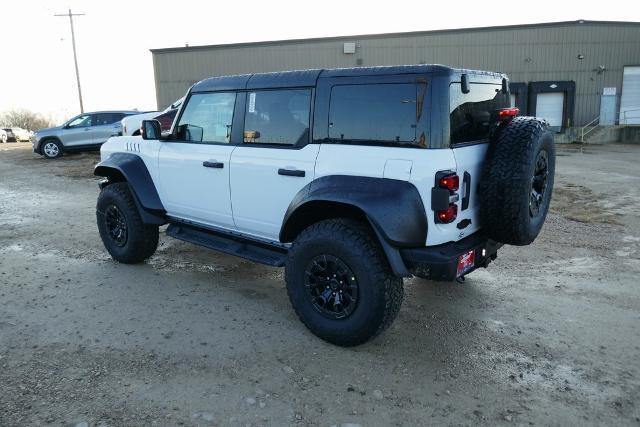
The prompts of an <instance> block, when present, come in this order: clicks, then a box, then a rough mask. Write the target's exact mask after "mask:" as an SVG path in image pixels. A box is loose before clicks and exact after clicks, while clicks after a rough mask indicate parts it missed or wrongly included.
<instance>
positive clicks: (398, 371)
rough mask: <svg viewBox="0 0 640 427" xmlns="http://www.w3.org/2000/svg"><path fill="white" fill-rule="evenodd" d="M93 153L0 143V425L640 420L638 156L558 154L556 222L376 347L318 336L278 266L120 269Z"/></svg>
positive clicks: (190, 250)
mask: <svg viewBox="0 0 640 427" xmlns="http://www.w3.org/2000/svg"><path fill="white" fill-rule="evenodd" d="M97 159H98V155H97V154H96V153H89V154H78V155H68V156H64V157H63V158H61V159H59V160H56V161H47V160H44V159H43V158H41V157H40V156H37V155H34V154H33V153H31V151H30V145H28V144H2V145H0V307H2V310H0V425H2V426H13V425H35V424H45V423H49V424H51V425H64V426H68V425H75V424H77V423H82V422H86V423H88V424H89V425H107V426H118V425H200V426H209V425H242V426H244V425H295V424H299V425H319V426H327V427H328V426H331V425H340V424H342V423H356V424H361V425H363V426H370V425H427V424H454V425H471V424H486V425H500V424H505V425H506V424H516V425H518V424H521V425H603V424H606V425H640V378H639V375H640V358H639V355H640V288H639V287H638V277H639V276H638V274H639V273H640V167H639V166H638V161H639V160H640V146H624V145H609V146H600V147H589V148H587V149H586V150H585V151H584V153H581V152H580V150H579V149H578V150H576V149H574V148H562V149H560V151H559V153H558V168H557V169H558V170H557V178H556V181H557V183H556V190H555V192H554V200H553V203H552V212H551V213H550V215H549V217H548V219H547V223H546V225H545V227H544V229H543V232H542V234H541V236H540V237H539V238H538V240H537V241H536V242H535V243H534V244H533V245H531V246H528V247H521V248H517V247H505V248H503V249H502V250H501V252H500V253H499V256H498V259H497V261H496V262H495V263H493V264H492V265H491V266H490V267H489V269H487V270H481V271H477V272H475V273H473V274H472V275H470V276H468V278H467V281H466V282H465V283H464V284H458V283H438V282H435V283H434V282H427V281H424V280H421V279H411V280H407V281H405V290H406V294H405V301H404V305H403V307H402V310H401V311H400V314H399V316H398V319H397V320H396V321H395V323H394V324H393V325H392V327H391V328H390V329H389V330H388V331H387V332H386V333H384V334H383V335H382V336H381V337H379V338H377V339H376V340H374V341H372V342H370V343H368V344H366V345H363V346H360V347H357V348H350V349H345V348H339V347H335V346H332V345H329V344H326V343H324V342H322V341H320V340H319V339H317V338H316V337H315V336H313V335H311V333H309V332H308V331H307V330H306V329H305V327H304V326H303V325H302V323H300V322H299V321H298V319H297V318H296V316H295V313H294V312H293V310H292V309H291V307H290V305H289V301H288V299H287V296H286V292H285V289H284V282H283V277H282V272H281V271H280V270H278V269H273V268H267V267H264V266H261V265H256V264H252V263H250V262H247V261H244V260H240V259H237V258H233V257H229V256H225V255H221V254H217V253H214V252H210V251H207V250H204V249H200V248H197V247H194V246H190V245H187V244H183V243H182V242H179V241H175V240H172V239H170V238H167V237H166V236H164V234H163V233H161V242H160V247H159V249H158V252H157V253H156V255H155V256H154V257H152V258H151V259H150V260H149V262H148V263H146V264H143V265H135V266H131V265H121V264H117V263H115V262H114V261H112V260H111V258H110V257H109V256H108V254H107V253H106V251H105V250H104V248H103V246H102V243H101V241H100V238H99V236H98V232H97V229H96V225H95V213H94V207H95V201H96V197H97V194H98V187H97V185H96V182H97V179H96V178H95V177H94V176H93V175H92V170H93V165H94V164H95V163H96V162H97Z"/></svg>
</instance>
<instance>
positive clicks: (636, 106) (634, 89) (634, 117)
mask: <svg viewBox="0 0 640 427" xmlns="http://www.w3.org/2000/svg"><path fill="white" fill-rule="evenodd" d="M620 124H627V125H640V66H638V67H624V72H623V76H622V97H621V98H620Z"/></svg>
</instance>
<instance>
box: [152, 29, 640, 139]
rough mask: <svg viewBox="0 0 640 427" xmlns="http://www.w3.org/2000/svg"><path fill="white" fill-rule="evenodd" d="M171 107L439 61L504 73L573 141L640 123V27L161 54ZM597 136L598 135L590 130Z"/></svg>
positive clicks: (519, 102)
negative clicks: (267, 86) (310, 74)
mask: <svg viewBox="0 0 640 427" xmlns="http://www.w3.org/2000/svg"><path fill="white" fill-rule="evenodd" d="M151 52H152V54H153V67H154V72H155V84H156V97H157V102H158V106H160V107H163V106H166V105H169V104H170V103H171V102H173V101H174V100H176V99H177V98H180V97H181V96H183V95H184V93H185V92H186V91H187V89H188V88H189V87H190V86H191V85H192V84H193V83H195V82H197V81H199V80H201V79H203V78H206V77H211V76H221V75H229V74H244V73H255V72H269V71H282V70H292V69H305V68H338V67H358V66H375V65H398V64H424V63H437V64H445V65H450V66H453V67H459V68H469V69H482V70H492V71H501V72H505V73H507V74H508V75H509V77H510V87H511V93H512V99H513V101H512V102H513V103H514V104H515V105H516V106H517V107H519V108H520V110H521V112H524V113H526V114H529V115H537V116H541V117H544V118H546V119H547V120H548V121H549V122H550V124H551V125H552V126H554V127H555V128H556V129H557V130H558V131H559V132H564V133H565V134H566V133H567V132H566V131H567V130H570V132H568V134H570V137H571V138H575V137H576V135H577V134H578V133H579V132H581V131H583V130H581V129H580V128H581V127H583V126H585V125H594V126H595V125H598V124H600V125H616V124H620V125H624V124H627V125H633V124H640V23H637V22H603V21H582V20H581V21H570V22H555V23H545V24H530V25H515V26H503V27H486V28H469V29H455V30H438V31H420V32H409V33H392V34H370V35H357V36H345V37H330V38H316V39H300V40H282V41H268V42H257V43H239V44H226V45H210V46H193V47H191V46H187V47H179V48H167V49H153V50H152V51H151ZM588 129H589V130H591V129H592V128H588Z"/></svg>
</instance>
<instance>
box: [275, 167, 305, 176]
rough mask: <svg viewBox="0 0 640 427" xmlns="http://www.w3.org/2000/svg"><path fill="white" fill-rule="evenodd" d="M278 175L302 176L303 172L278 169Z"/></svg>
mask: <svg viewBox="0 0 640 427" xmlns="http://www.w3.org/2000/svg"><path fill="white" fill-rule="evenodd" d="M278 175H284V176H301V177H302V176H304V175H305V172H304V171H302V170H298V169H283V168H280V169H278Z"/></svg>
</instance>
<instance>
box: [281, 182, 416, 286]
mask: <svg viewBox="0 0 640 427" xmlns="http://www.w3.org/2000/svg"><path fill="white" fill-rule="evenodd" d="M319 201H320V202H333V203H338V204H341V205H348V206H353V207H355V208H357V209H358V210H360V211H362V212H363V213H364V215H365V216H366V218H367V220H368V221H369V224H370V225H371V227H372V228H373V230H374V231H375V233H376V236H377V237H378V240H379V241H380V244H381V246H382V248H383V250H384V252H385V254H386V256H387V260H388V261H389V264H390V265H391V268H392V269H393V271H394V273H396V275H399V276H408V275H410V274H409V272H408V271H407V269H406V266H405V265H404V263H403V262H402V258H401V256H400V252H399V248H408V247H419V246H424V244H425V240H426V238H427V216H426V212H425V209H424V205H423V203H422V198H421V197H420V193H419V192H418V189H417V188H416V187H415V185H413V184H412V183H410V182H407V181H401V180H396V179H388V178H374V177H362V176H350V175H329V176H324V177H321V178H318V179H316V180H314V181H312V182H310V183H309V184H307V185H306V186H305V187H304V188H302V189H301V190H300V191H299V192H298V194H296V196H295V197H294V199H293V200H292V201H291V204H290V205H289V208H288V209H287V211H286V213H285V216H284V220H283V222H282V227H281V229H280V241H281V242H290V241H292V240H293V238H294V235H293V234H294V230H295V228H296V227H295V225H294V224H292V222H295V221H297V220H300V219H299V218H296V212H300V211H301V208H303V207H304V206H305V205H308V204H309V203H313V202H319Z"/></svg>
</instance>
